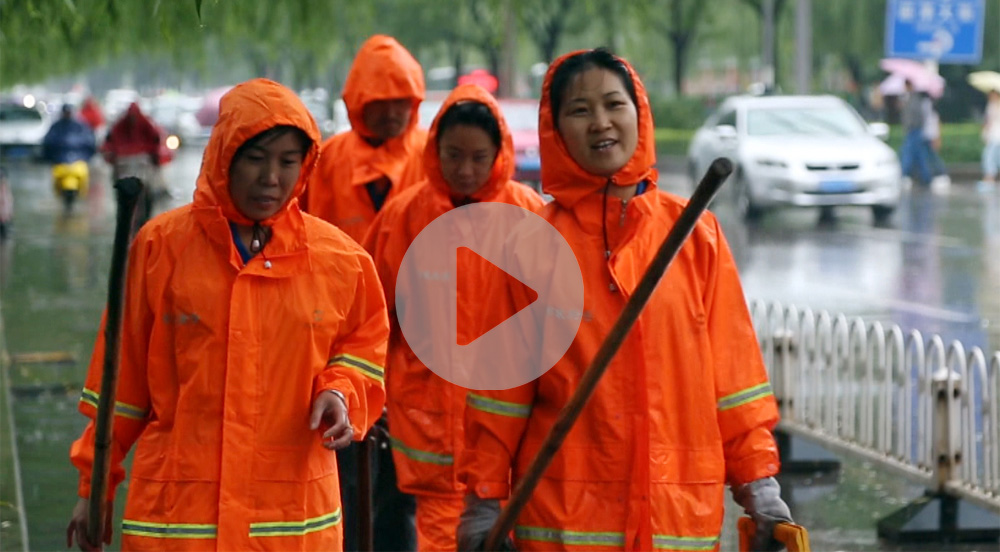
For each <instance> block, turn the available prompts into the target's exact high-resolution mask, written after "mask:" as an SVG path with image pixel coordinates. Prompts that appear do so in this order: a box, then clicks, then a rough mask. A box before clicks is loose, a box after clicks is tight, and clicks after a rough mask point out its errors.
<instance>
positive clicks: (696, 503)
mask: <svg viewBox="0 0 1000 552" xmlns="http://www.w3.org/2000/svg"><path fill="white" fill-rule="evenodd" d="M653 128H654V126H653V116H652V113H651V110H650V104H649V98H648V96H647V94H646V91H645V88H644V87H643V84H642V82H641V81H640V80H639V77H638V75H636V73H635V71H634V70H633V69H632V68H631V66H629V65H628V64H627V62H625V61H624V60H622V59H621V58H618V57H616V56H614V55H612V54H611V53H609V52H607V51H606V50H602V49H598V50H589V51H582V52H575V53H571V54H568V55H564V56H562V57H561V58H559V59H557V60H556V61H555V62H553V63H552V65H551V66H550V67H549V70H548V72H547V74H546V76H545V82H544V84H543V86H542V98H541V102H540V114H539V130H538V133H539V143H540V148H541V159H542V186H543V189H544V191H545V192H546V193H548V194H550V195H552V196H553V197H554V201H553V202H552V203H549V204H548V205H546V206H545V207H543V208H542V209H541V210H540V211H539V214H540V215H541V216H542V217H543V218H545V219H546V220H547V221H548V222H549V223H550V224H552V225H553V226H554V227H555V228H556V229H557V230H558V231H559V233H560V234H561V235H562V237H563V238H565V240H566V242H568V244H569V246H570V247H571V248H572V250H573V253H574V254H575V259H576V261H577V262H578V263H579V265H580V269H581V271H582V275H583V282H584V305H585V309H586V312H585V313H584V315H583V317H582V322H581V324H580V327H579V330H578V332H577V333H576V336H575V338H574V340H573V343H572V344H571V345H570V347H569V349H568V350H567V351H566V353H565V354H564V355H563V357H562V358H561V359H560V360H559V361H558V362H556V364H555V365H554V366H553V367H552V368H551V369H549V370H548V371H547V372H545V373H544V374H543V375H542V376H541V377H539V378H537V379H536V380H534V381H532V382H530V383H527V384H525V385H521V386H518V387H514V388H511V389H506V390H500V391H470V392H469V393H468V398H467V406H466V410H465V437H466V440H465V444H466V451H465V453H464V454H463V455H462V457H461V462H460V466H459V480H460V481H462V482H463V483H465V485H466V489H467V492H468V494H467V495H466V506H465V510H464V511H463V513H462V516H461V522H460V525H459V529H458V535H457V540H458V546H459V549H460V550H480V549H481V546H482V544H483V541H484V539H485V538H486V534H487V533H488V531H489V530H490V528H491V527H492V526H493V524H494V523H495V522H496V520H497V518H498V516H499V513H500V501H501V500H503V499H506V498H508V496H509V493H510V489H511V488H512V487H513V486H515V485H516V484H517V482H518V480H519V478H520V477H521V476H522V474H523V473H524V470H525V469H527V466H528V465H529V464H530V462H531V461H532V460H533V459H534V458H535V457H536V455H537V454H538V453H539V449H540V446H541V443H542V442H543V440H544V439H545V437H546V435H547V434H548V432H549V430H550V429H551V427H552V424H553V423H554V421H555V420H556V418H557V416H558V413H559V412H560V410H561V409H562V408H563V407H564V406H565V405H566V403H567V401H568V400H569V398H570V396H571V395H572V394H573V392H574V391H575V390H576V388H577V386H578V383H579V381H580V378H581V376H582V375H583V373H584V371H585V370H586V368H587V367H588V366H589V365H590V363H591V361H592V360H593V358H594V357H595V355H596V354H597V351H598V348H599V347H600V346H601V343H602V342H603V341H604V339H605V338H606V337H607V336H608V334H609V332H610V330H611V327H612V326H613V325H614V323H615V321H616V320H617V319H618V317H619V316H620V314H621V312H622V310H623V307H624V305H625V302H626V300H627V299H628V297H629V296H630V294H632V293H633V292H635V289H636V286H637V285H638V283H639V280H640V279H641V277H642V275H643V273H644V272H645V270H646V267H647V266H648V265H649V263H650V261H651V259H652V258H653V256H654V255H655V253H656V251H657V249H658V247H659V245H660V244H661V243H662V242H663V240H664V239H665V237H666V235H667V233H668V231H669V229H670V227H671V226H672V225H673V223H674V222H675V221H676V220H677V219H678V217H679V216H680V213H681V211H682V209H683V208H684V205H685V204H686V201H685V200H684V199H682V198H680V197H677V196H675V195H672V194H669V193H667V192H664V191H661V190H660V189H659V188H658V187H657V172H656V169H655V165H656V153H655V139H654V133H653ZM538 239H539V238H538V236H536V235H534V234H530V235H524V236H521V235H518V234H517V232H516V231H515V232H514V233H513V234H512V236H511V238H510V241H508V243H507V244H506V245H507V247H505V249H506V250H507V251H510V252H511V254H512V255H513V258H511V259H507V260H505V262H511V263H517V264H518V265H519V266H521V267H544V266H547V265H548V264H550V263H552V262H556V261H554V260H553V259H552V258H551V254H550V253H551V250H548V249H547V248H544V247H543V248H538V247H532V242H537V240H538ZM559 285H560V284H559V283H555V284H553V288H555V289H557V288H558V286H559ZM543 286H544V284H543ZM493 287H497V288H498V291H497V293H496V296H494V294H493V291H492V290H493ZM484 295H486V294H485V293H484ZM524 295H525V293H524V291H523V289H522V290H518V289H516V288H514V287H510V286H503V285H501V286H491V288H490V292H489V296H490V298H491V302H490V303H489V305H490V308H489V309H483V310H484V311H485V310H491V311H493V310H495V306H500V305H504V304H509V305H519V304H526V303H525V297H524ZM529 302H530V301H529ZM490 316H494V317H495V316H496V314H495V312H491V313H490ZM486 362H489V360H488V359H486ZM490 368H491V366H489V365H486V366H484V367H483V369H490ZM777 421H778V409H777V405H776V403H775V400H774V396H773V395H772V393H771V388H770V385H769V383H768V381H767V373H766V371H765V368H764V362H763V359H762V356H761V353H760V350H759V348H758V344H757V339H756V337H755V333H754V329H753V324H752V322H751V319H750V315H749V312H748V310H747V305H746V299H745V296H744V294H743V289H742V287H741V285H740V281H739V274H738V272H737V269H736V263H735V261H734V260H733V257H732V254H731V253H730V251H729V248H728V246H727V245H726V240H725V237H724V236H723V234H722V229H721V227H720V225H719V223H718V221H717V220H716V218H715V217H714V216H713V215H712V214H711V213H709V212H706V213H705V214H704V215H703V216H702V217H701V219H700V220H699V222H698V224H697V226H696V227H695V228H694V231H693V232H692V234H691V237H690V238H689V241H687V242H686V244H685V245H684V247H683V249H682V250H681V251H680V254H679V255H678V256H677V258H676V259H675V260H674V262H673V264H672V265H671V267H670V270H669V271H668V272H667V273H666V275H665V276H664V277H663V280H662V281H661V282H660V284H659V286H658V288H657V291H656V292H655V293H654V294H653V295H652V297H651V298H650V301H649V303H648V304H647V306H646V308H645V309H644V310H643V312H642V313H641V314H640V315H639V319H638V321H637V322H636V325H635V327H634V328H633V329H632V331H631V332H630V333H629V335H628V336H627V338H626V340H625V342H624V344H623V345H622V347H621V349H620V350H619V351H618V353H617V355H616V356H615V358H614V359H613V360H612V361H611V364H610V365H609V367H608V369H607V372H606V373H605V374H604V377H603V380H602V381H601V384H600V385H599V386H598V387H597V389H596V391H595V392H594V394H593V396H591V398H590V400H589V402H588V404H587V405H586V407H585V408H584V409H583V411H582V413H581V414H580V418H579V419H578V420H577V422H576V425H575V426H574V428H573V430H572V431H571V432H570V433H569V435H568V436H567V437H566V440H565V441H564V442H563V444H562V446H561V448H560V449H559V451H558V453H556V455H555V457H554V458H553V460H552V463H551V464H550V465H549V467H548V470H547V472H546V474H545V476H544V477H543V478H542V479H541V480H540V481H539V483H538V487H537V488H536V489H535V492H534V494H533V495H532V497H531V499H530V500H529V501H528V503H527V505H526V506H525V508H524V510H522V511H521V513H520V516H519V517H518V520H517V524H516V526H515V529H514V541H515V543H514V544H515V545H516V548H517V550H586V549H597V548H600V549H602V550H606V549H618V550H622V549H625V550H654V549H672V550H678V549H680V550H714V549H717V548H718V546H719V537H720V534H721V530H722V521H723V492H724V487H725V485H726V484H727V483H728V484H729V485H730V487H731V489H732V491H733V496H734V498H735V499H736V501H737V502H738V503H739V504H740V505H741V506H743V508H744V509H745V510H746V511H747V512H748V513H749V514H750V516H752V517H753V519H754V520H755V521H756V522H757V536H758V538H759V539H761V540H760V541H759V542H757V543H755V544H756V546H758V547H759V546H762V545H763V544H765V543H767V541H768V540H769V539H770V536H771V533H772V529H773V527H774V525H775V523H777V522H778V521H788V520H790V519H791V518H790V513H789V510H788V507H787V506H786V505H785V503H784V502H783V501H782V500H781V498H780V497H779V486H778V483H777V481H775V479H774V478H773V476H774V475H776V474H777V473H778V465H779V461H778V450H777V446H776V444H775V441H774V437H773V436H772V434H771V429H772V428H773V427H774V425H775V424H776V423H777ZM756 549H759V548H755V550H756Z"/></svg>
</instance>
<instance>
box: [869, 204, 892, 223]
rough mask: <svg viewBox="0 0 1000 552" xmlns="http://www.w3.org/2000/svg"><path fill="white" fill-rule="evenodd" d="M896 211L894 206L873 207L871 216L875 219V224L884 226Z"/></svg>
mask: <svg viewBox="0 0 1000 552" xmlns="http://www.w3.org/2000/svg"><path fill="white" fill-rule="evenodd" d="M895 210H896V207H895V206H894V205H873V206H872V215H874V217H875V224H885V223H887V222H889V219H890V218H892V213H893V212H894V211H895Z"/></svg>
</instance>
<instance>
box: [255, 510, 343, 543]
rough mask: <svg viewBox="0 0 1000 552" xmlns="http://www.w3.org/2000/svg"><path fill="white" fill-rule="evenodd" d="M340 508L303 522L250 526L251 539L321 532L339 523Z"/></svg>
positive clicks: (275, 522) (268, 523)
mask: <svg viewBox="0 0 1000 552" xmlns="http://www.w3.org/2000/svg"><path fill="white" fill-rule="evenodd" d="M340 519H341V516H340V508H337V509H336V510H335V511H334V512H333V513H330V514H326V515H322V516H319V517H314V518H309V519H307V520H305V521H274V522H263V523H251V524H250V536H251V537H285V536H301V535H307V534H309V533H315V532H316V531H322V530H323V529H327V528H330V527H333V526H334V525H337V524H338V523H340Z"/></svg>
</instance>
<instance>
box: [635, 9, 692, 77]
mask: <svg viewBox="0 0 1000 552" xmlns="http://www.w3.org/2000/svg"><path fill="white" fill-rule="evenodd" d="M708 5H709V3H708V2H705V1H703V0H644V1H643V2H638V3H637V4H636V8H637V10H638V12H639V14H640V15H641V18H642V20H644V21H645V22H646V24H647V25H648V27H649V28H650V29H652V30H653V31H654V32H656V33H658V34H659V35H660V36H662V37H664V38H665V39H667V41H668V42H669V43H670V46H671V53H672V54H673V56H672V60H673V86H674V90H675V91H676V92H677V93H678V94H680V93H681V92H682V90H683V88H682V83H683V79H684V76H685V74H686V68H687V57H688V52H689V49H690V47H691V45H692V44H693V43H694V40H695V38H696V37H697V35H698V32H699V31H700V29H701V28H702V27H703V23H704V20H705V14H706V11H707V7H708Z"/></svg>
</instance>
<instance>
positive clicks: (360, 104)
mask: <svg viewBox="0 0 1000 552" xmlns="http://www.w3.org/2000/svg"><path fill="white" fill-rule="evenodd" d="M343 97H344V104H345V105H346V106H347V116H348V118H349V119H350V121H351V129H350V130H348V131H346V132H342V133H340V134H337V135H336V136H333V137H331V138H330V139H328V140H327V141H326V142H324V143H323V154H322V155H321V156H320V161H319V165H318V166H317V167H316V172H315V174H313V180H312V182H311V183H310V185H309V189H308V190H307V193H306V198H305V200H306V201H305V205H306V207H305V210H306V211H307V212H308V213H310V214H313V215H316V216H317V217H319V218H321V219H323V220H325V221H327V222H331V223H333V224H335V225H337V227H338V228H340V229H341V230H343V231H344V232H347V235H348V236H351V237H352V238H354V239H355V240H358V241H359V242H360V241H361V240H362V239H363V238H364V236H365V233H366V232H367V231H368V227H369V226H370V225H371V223H372V221H373V220H375V215H376V214H378V212H379V210H380V209H381V208H382V206H383V205H385V202H386V201H388V200H389V199H391V198H392V197H394V196H395V195H396V194H398V193H399V192H400V191H402V188H403V187H404V186H405V185H406V184H407V183H415V181H417V180H419V174H420V173H419V168H420V166H419V163H416V162H415V161H416V160H417V159H419V157H420V155H421V153H422V152H423V148H424V142H426V140H427V132H426V131H424V130H423V129H421V128H419V127H417V123H418V119H419V118H418V116H417V108H418V107H419V106H420V102H422V101H423V100H424V71H423V69H422V68H421V67H420V63H418V62H417V60H416V59H414V58H413V56H412V55H410V52H408V51H407V50H406V48H404V47H403V45H402V44H400V43H399V42H397V41H396V39H394V38H392V37H389V36H385V35H375V36H372V37H371V38H369V39H368V40H366V41H365V43H364V44H362V45H361V49H360V50H359V51H358V55H357V56H356V57H355V58H354V63H353V64H352V65H351V71H350V72H349V73H348V75H347V82H345V83H344V93H343Z"/></svg>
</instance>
